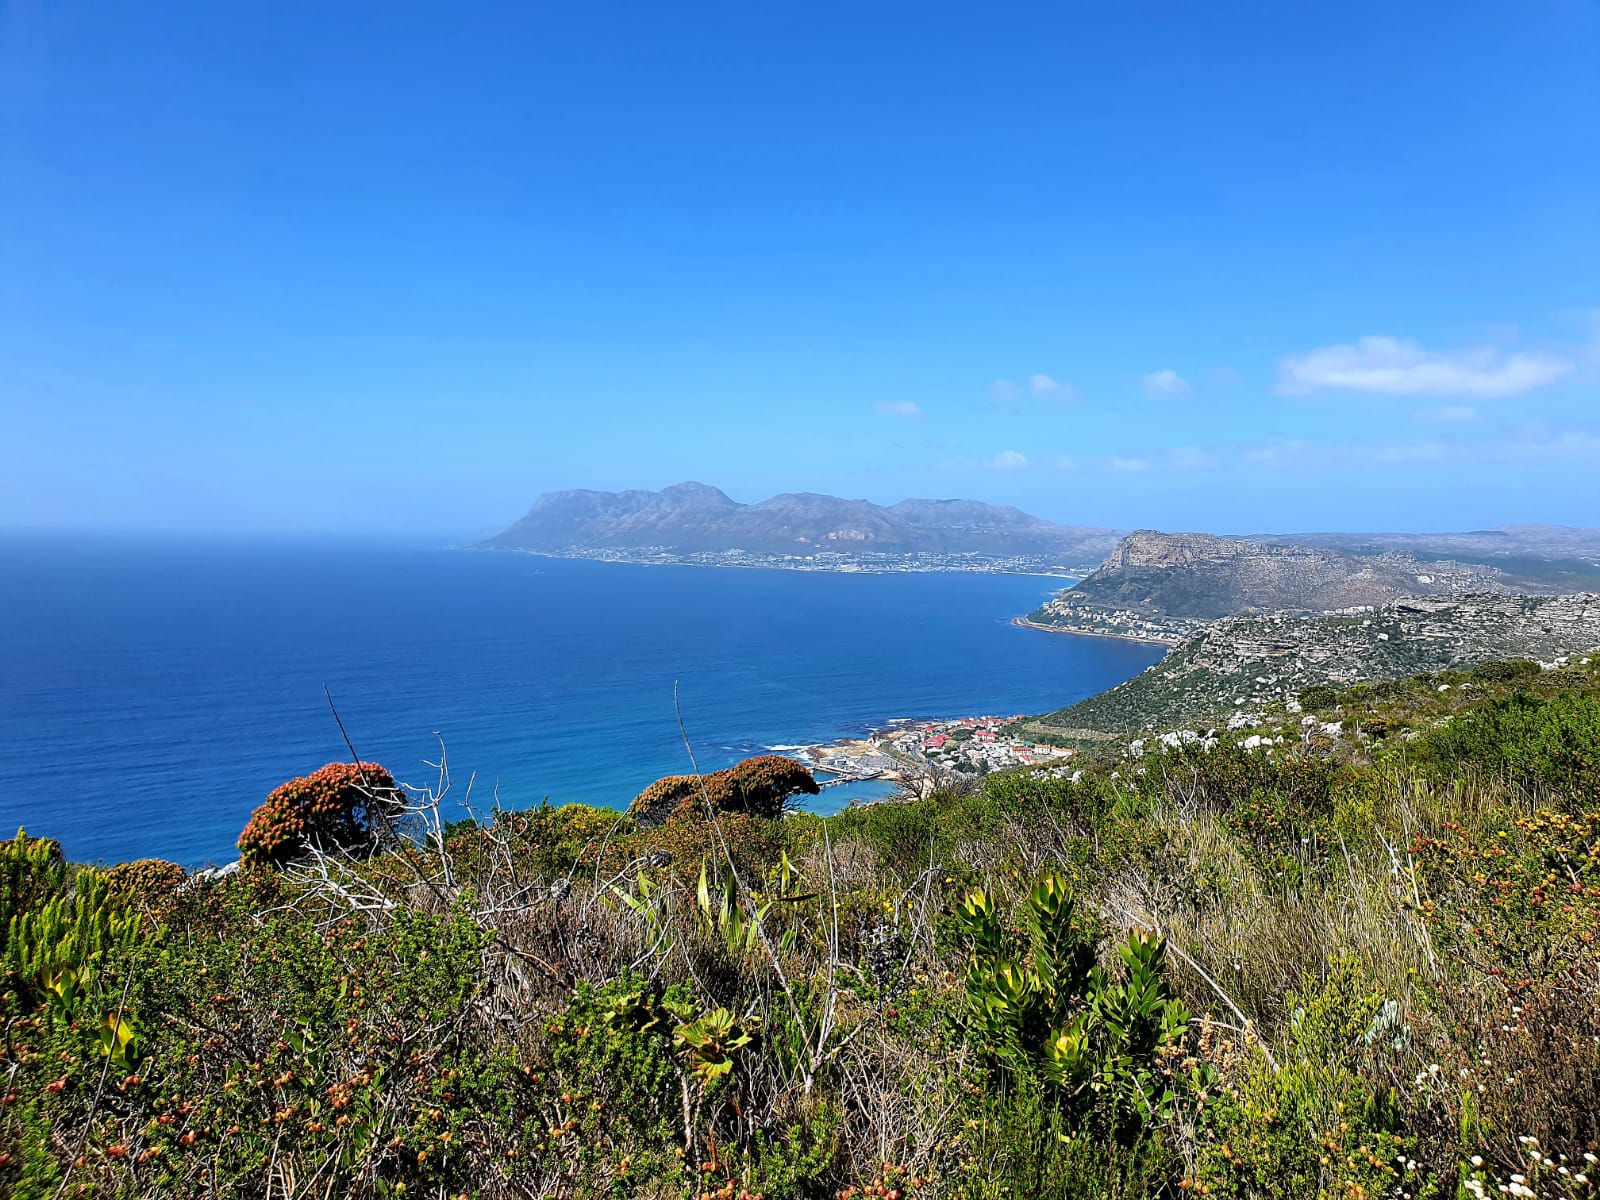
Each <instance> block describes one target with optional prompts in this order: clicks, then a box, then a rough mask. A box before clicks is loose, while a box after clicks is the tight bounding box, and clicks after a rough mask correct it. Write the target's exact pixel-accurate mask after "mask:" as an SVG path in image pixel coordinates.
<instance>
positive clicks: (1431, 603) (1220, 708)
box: [1025, 594, 1600, 742]
mask: <svg viewBox="0 0 1600 1200" xmlns="http://www.w3.org/2000/svg"><path fill="white" fill-rule="evenodd" d="M1597 646H1600V596H1596V595H1593V594H1577V595H1571V596H1504V595H1469V596H1455V597H1443V596H1435V597H1408V598H1406V599H1403V600H1397V601H1394V602H1392V603H1390V604H1386V605H1383V606H1382V607H1379V608H1373V609H1367V610H1361V611H1356V612H1351V613H1292V612H1291V613H1271V614H1264V615H1260V616H1237V617H1229V618H1226V619H1224V620H1220V621H1215V622H1212V623H1210V624H1208V625H1205V626H1204V627H1202V628H1201V629H1200V630H1199V631H1198V632H1195V633H1191V634H1189V635H1188V636H1187V637H1186V638H1184V640H1182V641H1181V642H1179V643H1178V645H1177V646H1175V647H1174V648H1173V649H1172V650H1171V651H1170V652H1169V653H1168V654H1167V656H1166V657H1165V658H1164V659H1162V660H1161V661H1160V662H1159V663H1156V664H1155V665H1154V666H1151V667H1149V668H1147V669H1146V670H1145V671H1144V672H1143V673H1142V674H1140V675H1136V676H1135V677H1134V678H1132V679H1130V680H1128V681H1127V682H1126V683H1122V684H1119V685H1118V686H1116V687H1114V688H1111V689H1110V690H1108V691H1105V692H1101V693H1099V694H1098V695H1095V696H1091V697H1089V698H1088V699H1086V700H1082V701H1079V702H1078V703H1077V704H1073V705H1070V706H1069V707H1067V708H1063V709H1058V710H1056V711H1055V712H1052V713H1046V714H1044V715H1043V716H1040V717H1036V718H1033V719H1031V720H1029V721H1028V722H1027V723H1026V726H1025V727H1026V729H1027V730H1028V732H1029V733H1030V734H1033V735H1035V736H1038V737H1040V738H1042V739H1045V740H1050V741H1057V742H1073V741H1074V740H1075V739H1082V738H1085V737H1087V738H1089V739H1091V740H1094V741H1098V740H1102V739H1101V738H1100V737H1099V736H1098V735H1103V734H1107V733H1120V732H1123V731H1130V730H1131V731H1145V732H1156V731H1160V730H1167V729H1173V728H1177V727H1183V726H1189V727H1194V728H1197V729H1199V730H1204V729H1206V728H1207V727H1213V726H1223V727H1226V726H1228V725H1229V724H1232V725H1233V726H1235V727H1239V726H1242V725H1253V724H1255V723H1257V722H1259V721H1260V720H1262V719H1263V718H1264V717H1265V716H1266V715H1267V714H1269V713H1271V712H1275V711H1276V712H1283V711H1285V710H1286V709H1291V708H1293V706H1294V704H1295V702H1296V698H1297V697H1298V696H1299V695H1300V693H1302V692H1303V691H1305V690H1306V689H1307V688H1311V687H1316V686H1319V685H1323V684H1333V685H1341V686H1342V685H1345V684H1352V683H1357V682H1361V681H1363V680H1382V679H1403V678H1407V677H1409V676H1412V675H1415V674H1418V673H1421V672H1427V671H1446V670H1451V669H1456V668H1461V667H1467V666H1471V665H1472V664H1474V663H1479V662H1484V661H1486V660H1490V659H1495V658H1532V659H1536V660H1539V661H1543V662H1551V663H1555V662H1558V661H1566V660H1567V659H1569V658H1579V657H1582V656H1583V655H1585V654H1587V653H1588V652H1589V651H1591V650H1593V649H1594V648H1595V647H1597Z"/></svg>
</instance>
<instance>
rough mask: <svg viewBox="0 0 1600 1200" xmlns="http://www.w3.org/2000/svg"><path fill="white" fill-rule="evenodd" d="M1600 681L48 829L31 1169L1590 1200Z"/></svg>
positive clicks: (15, 859)
mask: <svg viewBox="0 0 1600 1200" xmlns="http://www.w3.org/2000/svg"><path fill="white" fill-rule="evenodd" d="M1519 693H1520V694H1519ZM1597 702H1600V679H1597V677H1596V675H1595V673H1594V671H1593V670H1592V669H1591V668H1589V667H1586V666H1584V665H1582V664H1579V665H1576V666H1573V667H1570V668H1564V669H1561V670H1556V671H1544V670H1539V671H1535V670H1534V669H1533V668H1530V667H1529V666H1528V665H1527V664H1510V665H1507V666H1503V667H1497V668H1494V669H1489V670H1473V671H1456V672H1446V673H1443V674H1439V675H1434V676H1430V677H1427V678H1425V679H1424V678H1419V679H1416V680H1412V681H1406V682H1400V683H1395V684H1392V685H1386V686H1385V687H1383V688H1356V689H1346V690H1345V691H1343V692H1340V693H1339V694H1338V695H1337V696H1336V697H1335V698H1334V701H1333V704H1334V707H1335V708H1336V709H1337V715H1338V717H1339V719H1340V720H1341V721H1343V722H1344V728H1345V731H1346V732H1345V735H1344V736H1342V737H1341V738H1338V739H1332V738H1327V737H1324V736H1322V735H1320V734H1319V733H1316V732H1315V731H1313V734H1312V735H1311V736H1302V730H1301V727H1300V726H1299V725H1298V722H1297V721H1289V722H1286V723H1285V724H1283V725H1280V726H1276V727H1271V728H1268V729H1263V730H1260V731H1257V732H1260V733H1262V734H1271V735H1272V739H1271V741H1270V742H1269V743H1267V744H1264V745H1257V747H1256V748H1255V749H1254V750H1252V751H1249V752H1247V751H1245V750H1244V749H1243V748H1242V747H1241V746H1237V745H1234V744H1231V743H1230V739H1228V738H1226V737H1225V738H1223V739H1222V741H1221V744H1219V745H1217V746H1216V748H1214V749H1204V748H1201V747H1198V746H1191V747H1185V748H1183V749H1181V750H1175V751H1170V752H1166V753H1151V754H1146V755H1144V756H1143V757H1140V758H1137V759H1129V758H1125V757H1117V758H1116V759H1115V761H1114V762H1109V763H1108V764H1107V765H1106V766H1105V767H1104V769H1097V768H1096V767H1095V766H1094V765H1092V764H1087V765H1085V766H1084V768H1083V774H1082V778H1080V779H1078V780H1076V781H1072V780H1066V779H1061V778H1058V777H1053V776H1046V775H1043V774H1040V773H1036V772H1031V771H1014V772H1009V773H1006V774H1003V775H998V776H993V777H990V778H988V779H986V780H984V781H983V783H982V784H981V785H979V786H976V787H973V788H970V789H966V788H963V789H959V790H954V791H948V792H940V793H937V794H936V795H934V796H932V797H930V798H928V799H925V800H916V801H905V802H893V803H884V804H876V805H872V806H867V807H862V808H857V809H852V810H849V811H846V812H845V813H842V814H839V815H838V816H835V817H829V818H822V817H817V816H812V815H805V816H796V817H792V818H790V819H788V820H784V821H775V820H772V819H769V817H768V816H766V815H756V812H755V811H738V810H737V808H736V807H735V806H733V805H731V804H730V805H729V806H727V807H725V808H724V809H723V810H722V811H718V812H716V813H715V814H714V819H712V820H708V819H706V817H705V815H704V813H703V806H701V805H700V802H699V800H698V799H696V807H695V809H694V811H689V810H687V809H686V810H685V811H683V812H681V813H678V814H676V815H673V816H670V817H669V818H668V819H665V820H663V821H662V822H661V823H660V824H659V825H656V826H654V827H647V828H640V827H639V826H638V825H637V824H636V823H635V822H634V821H633V820H631V819H630V818H627V817H623V816H621V815H619V814H616V813H612V812H609V811H603V810H595V809H589V808H585V807H582V806H566V807H563V808H554V807H551V806H548V805H545V806H541V807H539V808H537V809H533V810H530V811H528V812H525V813H517V814H502V815H501V816H500V817H499V818H498V819H497V822H496V825H495V826H494V827H493V828H492V829H487V830H485V829H479V828H477V827H472V826H456V827H452V828H451V829H450V830H448V831H447V837H446V839H445V845H444V847H443V851H444V852H446V853H447V854H448V859H446V858H445V857H443V856H442V855H441V853H440V848H439V847H435V846H425V847H423V846H401V847H399V848H397V849H395V850H393V851H392V852H386V851H385V850H384V848H382V847H378V848H377V852H375V853H368V852H369V851H372V850H373V849H374V847H373V846H372V845H371V843H370V842H366V843H363V844H361V845H358V847H357V849H358V851H359V852H358V853H357V854H355V855H352V856H350V857H349V858H347V859H346V860H345V861H344V862H342V863H341V864H340V866H339V867H338V872H337V876H336V878H334V879H332V880H331V881H330V880H322V879H320V878H318V877H314V876H312V875H311V873H308V872H297V871H289V872H264V871H250V872H243V873H241V874H240V875H239V876H235V877H232V878H227V879H222V880H212V881H197V880H192V879H188V878H186V877H185V876H184V875H183V873H182V872H181V871H180V870H178V869H177V868H176V867H174V866H172V865H171V864H163V863H159V862H143V863H135V864H126V865H124V866H121V867H117V868H113V869H112V870H111V871H110V872H108V873H104V872H99V871H89V870H81V869H74V868H73V867H72V866H70V865H69V864H66V863H65V862H64V861H63V860H62V859H61V856H60V853H59V850H58V849H57V848H56V847H55V846H54V844H53V843H49V842H45V841H42V840H38V839H31V838H27V837H25V836H22V835H19V836H18V837H17V838H15V839H12V840H11V841H9V842H3V843H0V906H3V908H0V917H3V918H4V919H3V922H0V934H3V935H4V937H5V942H4V945H3V947H0V958H3V963H4V967H5V971H6V974H5V979H4V985H3V986H0V1031H3V1033H4V1035H5V1036H4V1038H3V1039H0V1195H6V1196H13V1195H14V1196H18V1197H24V1198H26V1200H46V1198H47V1197H49V1198H51V1200H54V1198H55V1197H57V1195H58V1193H59V1195H60V1196H62V1197H77V1198H80V1200H81V1198H82V1197H88V1196H99V1195H106V1196H117V1197H124V1198H126V1200H147V1198H153V1197H157V1196H169V1195H171V1196H186V1195H201V1196H206V1195H215V1196H235V1195H238V1196H258V1195H264V1194H265V1191H266V1189H267V1187H268V1186H270V1187H271V1188H272V1189H273V1194H277V1193H278V1192H279V1191H284V1192H287V1193H292V1194H318V1195H324V1194H326V1195H350V1196H355V1197H383V1198H385V1200H389V1198H394V1197H400V1196H407V1197H410V1196H418V1195H428V1196H446V1197H452V1198H453V1197H456V1196H460V1195H462V1194H466V1195H469V1196H474V1197H483V1198H484V1200H488V1198H490V1197H499V1196H513V1195H561V1196H571V1197H574V1198H585V1200H588V1198H599V1197H605V1198H606V1200H621V1198H623V1197H633V1196H648V1197H652V1198H654V1200H690V1198H694V1200H702V1198H710V1200H752V1198H754V1197H758V1196H760V1197H764V1198H765V1200H825V1198H827V1197H835V1198H838V1197H846V1198H849V1200H865V1198H866V1197H873V1198H875V1200H888V1198H891V1197H894V1196H895V1195H896V1194H897V1193H898V1195H899V1197H900V1200H935V1198H938V1200H945V1198H947V1197H972V1198H977V1197H983V1198H986V1200H993V1198H999V1197H1015V1198H1020V1197H1032V1196H1045V1195H1049V1196H1073V1197H1085V1198H1087V1197H1129V1198H1132V1197H1146V1196H1162V1197H1168V1198H1171V1197H1176V1196H1178V1195H1202V1196H1206V1195H1209V1196H1228V1197H1238V1198H1239V1200H1245V1198H1247V1197H1248V1198H1251V1200H1254V1198H1258V1197H1268V1196H1272V1197H1277V1196H1285V1197H1305V1198H1307V1200H1310V1198H1313V1197H1314V1198H1315V1200H1323V1198H1325V1197H1326V1198H1327V1200H1334V1198H1338V1200H1354V1198H1359V1197H1369V1198H1372V1200H1376V1197H1379V1196H1385V1197H1396V1198H1397V1200H1400V1198H1403V1197H1406V1196H1410V1197H1412V1200H1420V1198H1433V1197H1438V1198H1440V1200H1442V1198H1443V1197H1446V1196H1456V1195H1459V1194H1460V1192H1459V1191H1458V1189H1459V1188H1461V1187H1465V1188H1466V1190H1467V1191H1468V1192H1471V1191H1472V1190H1473V1186H1474V1185H1477V1186H1481V1187H1483V1188H1484V1189H1485V1192H1486V1193H1488V1192H1493V1193H1495V1194H1502V1192H1501V1189H1502V1188H1504V1189H1505V1192H1504V1194H1510V1193H1511V1192H1512V1191H1513V1190H1514V1189H1513V1187H1512V1185H1513V1184H1517V1186H1524V1185H1522V1184H1518V1179H1519V1177H1520V1179H1522V1180H1525V1181H1527V1183H1526V1186H1528V1187H1530V1188H1534V1187H1535V1185H1536V1190H1537V1194H1540V1195H1546V1194H1550V1195H1557V1196H1563V1197H1567V1198H1568V1200H1572V1198H1575V1197H1579V1196H1582V1195H1586V1194H1588V1193H1586V1192H1582V1191H1580V1190H1577V1189H1579V1188H1581V1187H1584V1186H1587V1185H1581V1184H1578V1183H1577V1182H1575V1179H1576V1174H1577V1164H1578V1163H1579V1162H1580V1161H1583V1160H1582V1156H1583V1155H1584V1154H1585V1153H1600V1149H1596V1147H1600V990H1597V989H1600V983H1597V980H1600V804H1597V803H1596V793H1595V790H1594V787H1593V779H1594V776H1593V774H1592V767H1593V765H1594V762H1595V758H1594V757H1593V754H1592V750H1593V742H1592V739H1591V734H1592V728H1591V725H1592V721H1593V717H1594V705H1595V704H1596V703H1597ZM1377 723H1382V725H1383V727H1384V728H1385V729H1386V730H1387V731H1388V736H1386V737H1385V738H1384V739H1383V740H1382V742H1381V743H1379V742H1378V741H1377V740H1376V739H1373V738H1370V737H1365V736H1360V735H1358V734H1357V733H1356V732H1355V731H1356V730H1358V729H1360V730H1369V729H1372V728H1374V727H1376V724H1377ZM1308 728H1309V727H1308ZM1085 757H1086V758H1087V757H1088V756H1087V755H1086V756H1085ZM785 770H787V768H785ZM1113 772H1114V774H1113ZM730 786H731V785H730ZM756 790H757V791H759V792H760V793H761V796H764V797H765V798H766V799H765V800H761V801H760V803H758V802H757V801H758V800H760V797H756V796H755V795H754V793H747V794H746V795H745V797H744V800H743V801H740V802H739V803H743V804H744V805H745V807H746V808H748V809H761V808H762V804H764V803H767V801H770V800H771V798H772V796H773V795H774V794H775V790H781V789H775V787H774V786H772V785H771V784H770V781H769V782H768V783H763V784H761V785H760V787H759V788H757V789H756ZM698 794H699V788H698V784H697V785H696V789H695V795H696V796H697V797H698ZM728 794H729V795H730V796H732V795H733V793H732V791H730V792H729V793H728ZM685 798H686V797H685V796H682V795H680V796H679V798H678V800H677V801H675V802H674V804H673V807H678V806H680V805H682V803H683V801H684V799H685ZM763 811H766V812H771V811H774V810H773V808H772V806H771V805H770V804H768V805H767V807H766V808H765V809H764V810H763ZM730 860H731V861H732V867H731V869H730ZM979 881H981V884H982V886H978V882H979ZM552 885H554V886H552ZM1130 913H1132V914H1137V915H1138V917H1139V918H1140V919H1148V921H1149V923H1150V924H1152V925H1155V926H1157V927H1158V928H1160V929H1161V931H1162V933H1163V934H1164V935H1165V938H1166V939H1170V940H1164V939H1163V938H1159V937H1156V936H1154V935H1151V934H1146V933H1142V932H1135V933H1134V934H1132V935H1131V936H1129V937H1127V938H1125V939H1124V938H1116V939H1111V938H1108V936H1107V935H1106V932H1105V922H1106V921H1115V922H1117V924H1118V927H1121V925H1122V922H1124V921H1126V920H1128V919H1129V914H1130ZM1563 1155H1565V1156H1566V1158H1565V1160H1563V1159H1562V1156H1563ZM1547 1161H1548V1162H1553V1163H1556V1164H1557V1165H1558V1166H1561V1165H1565V1166H1567V1167H1568V1174H1567V1175H1566V1176H1562V1175H1561V1174H1560V1172H1559V1170H1558V1169H1557V1167H1552V1166H1547V1165H1546V1163H1547ZM1590 1173H1591V1174H1592V1171H1591V1172H1590ZM269 1181H270V1183H269ZM1516 1194H1521V1193H1516Z"/></svg>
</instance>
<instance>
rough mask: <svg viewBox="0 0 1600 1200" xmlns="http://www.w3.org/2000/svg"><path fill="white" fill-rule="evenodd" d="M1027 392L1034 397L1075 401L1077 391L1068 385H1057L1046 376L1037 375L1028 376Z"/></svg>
mask: <svg viewBox="0 0 1600 1200" xmlns="http://www.w3.org/2000/svg"><path fill="white" fill-rule="evenodd" d="M1028 390H1029V391H1030V392H1032V393H1033V394H1034V395H1035V396H1048V397H1050V398H1051V399H1053V400H1076V399H1077V398H1078V389H1077V388H1075V387H1073V386H1072V385H1071V384H1070V383H1057V382H1056V381H1055V380H1054V379H1051V378H1050V376H1048V375H1040V374H1038V373H1035V374H1032V375H1029V376H1028Z"/></svg>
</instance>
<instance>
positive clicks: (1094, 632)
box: [1011, 617, 1179, 650]
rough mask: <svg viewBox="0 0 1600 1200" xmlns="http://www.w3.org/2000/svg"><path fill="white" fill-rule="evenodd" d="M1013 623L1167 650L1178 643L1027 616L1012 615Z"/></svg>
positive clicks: (1023, 626) (1049, 631)
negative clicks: (1038, 619) (1050, 622)
mask: <svg viewBox="0 0 1600 1200" xmlns="http://www.w3.org/2000/svg"><path fill="white" fill-rule="evenodd" d="M1011 623H1012V624H1013V625H1020V626H1021V627H1022V628H1024V629H1037V630H1039V632H1041V633H1070V634H1073V635H1074V636H1076V637H1100V638H1115V639H1116V640H1117V641H1119V642H1138V643H1139V644H1140V645H1142V646H1165V647H1167V648H1168V649H1169V650H1170V649H1171V648H1172V647H1173V646H1176V645H1177V644H1178V641H1179V639H1176V638H1173V639H1168V638H1159V637H1151V636H1145V637H1140V636H1139V635H1138V634H1135V633H1113V632H1111V631H1110V630H1109V629H1090V628H1087V627H1068V626H1065V625H1045V624H1041V623H1040V622H1038V621H1030V620H1028V618H1027V617H1012V618H1011Z"/></svg>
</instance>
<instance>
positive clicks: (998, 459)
mask: <svg viewBox="0 0 1600 1200" xmlns="http://www.w3.org/2000/svg"><path fill="white" fill-rule="evenodd" d="M984 465H985V466H986V467H988V468H989V469H990V470H993V471H1020V470H1022V468H1023V467H1025V466H1027V465H1028V457H1027V455H1025V454H1019V453H1017V452H1016V451H1015V450H1002V451H1000V453H999V454H996V455H995V456H994V457H993V458H991V459H989V461H988V462H986V463H985V464H984Z"/></svg>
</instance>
